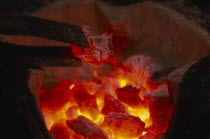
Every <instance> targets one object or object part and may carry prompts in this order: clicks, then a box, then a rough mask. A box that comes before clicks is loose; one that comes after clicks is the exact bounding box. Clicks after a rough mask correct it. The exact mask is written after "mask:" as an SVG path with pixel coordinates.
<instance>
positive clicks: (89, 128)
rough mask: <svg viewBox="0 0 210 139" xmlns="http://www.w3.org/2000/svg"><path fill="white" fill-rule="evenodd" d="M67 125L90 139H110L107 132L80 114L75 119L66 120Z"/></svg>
mask: <svg viewBox="0 0 210 139" xmlns="http://www.w3.org/2000/svg"><path fill="white" fill-rule="evenodd" d="M66 124H67V126H68V127H69V128H71V129H72V130H74V131H75V132H76V133H78V134H81V135H82V136H84V137H85V138H88V139H108V136H107V134H106V133H105V132H104V131H103V129H101V128H100V127H99V126H98V125H96V124H95V123H93V122H92V121H90V120H89V119H87V118H85V117H84V116H79V117H77V119H75V120H70V121H67V122H66Z"/></svg>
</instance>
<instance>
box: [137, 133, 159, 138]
mask: <svg viewBox="0 0 210 139" xmlns="http://www.w3.org/2000/svg"><path fill="white" fill-rule="evenodd" d="M139 139H157V136H155V135H154V134H152V133H146V134H145V135H143V136H141V137H139Z"/></svg>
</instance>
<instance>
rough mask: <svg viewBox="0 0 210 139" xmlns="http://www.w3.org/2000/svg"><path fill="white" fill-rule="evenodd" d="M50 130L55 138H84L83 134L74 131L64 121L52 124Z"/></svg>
mask: <svg viewBox="0 0 210 139" xmlns="http://www.w3.org/2000/svg"><path fill="white" fill-rule="evenodd" d="M50 132H51V133H52V134H53V136H54V138H55V139H84V138H83V137H82V136H81V135H79V134H76V133H74V131H72V130H71V129H69V128H68V127H67V125H66V124H65V123H63V122H58V123H56V124H54V125H53V126H52V128H51V129H50Z"/></svg>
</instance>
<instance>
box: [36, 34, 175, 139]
mask: <svg viewBox="0 0 210 139" xmlns="http://www.w3.org/2000/svg"><path fill="white" fill-rule="evenodd" d="M88 39H89V45H90V46H89V47H87V48H82V47H79V46H74V47H72V49H73V52H74V53H75V55H76V56H77V57H79V58H81V59H83V60H85V61H87V62H88V63H90V64H92V65H94V66H99V65H100V64H102V63H104V62H110V64H112V66H113V69H114V70H113V71H112V73H110V74H109V75H106V76H105V75H104V76H100V77H98V76H96V75H97V74H95V73H96V72H97V71H94V73H93V76H94V77H93V78H94V80H86V81H78V80H64V81H61V82H60V83H59V84H57V85H56V86H55V87H53V88H51V89H49V90H45V89H42V90H41V92H40V102H39V103H40V107H41V109H42V111H43V115H44V118H45V122H46V124H47V127H48V129H49V130H50V131H51V133H52V134H53V135H54V137H55V139H69V138H71V139H86V138H88V139H96V138H97V139H157V138H158V137H159V136H160V135H162V134H163V133H164V132H165V130H166V129H167V126H168V122H169V119H170V117H171V114H172V110H173V105H172V103H171V102H170V101H168V100H166V99H164V97H162V96H161V95H160V94H167V93H168V91H167V89H166V87H164V86H166V84H163V83H158V82H155V83H153V82H150V77H151V73H152V68H151V62H150V58H148V57H145V56H143V55H134V56H132V57H130V58H128V59H127V60H126V61H125V62H120V61H119V60H116V59H114V58H113V54H112V50H111V49H112V46H111V42H110V41H111V39H110V36H104V35H102V36H100V37H95V38H94V37H89V38H88ZM99 72H101V71H99ZM159 90H161V91H162V93H160V92H159Z"/></svg>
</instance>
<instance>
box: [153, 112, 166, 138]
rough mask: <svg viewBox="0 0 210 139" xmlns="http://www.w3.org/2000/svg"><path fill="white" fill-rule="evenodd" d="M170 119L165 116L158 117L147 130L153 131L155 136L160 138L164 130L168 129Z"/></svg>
mask: <svg viewBox="0 0 210 139" xmlns="http://www.w3.org/2000/svg"><path fill="white" fill-rule="evenodd" d="M169 120H170V118H169V117H168V116H165V115H158V116H156V117H155V119H153V123H152V126H151V127H149V130H151V131H153V133H155V135H156V136H161V135H162V134H163V133H164V132H165V131H166V129H167V128H168V123H169Z"/></svg>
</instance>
